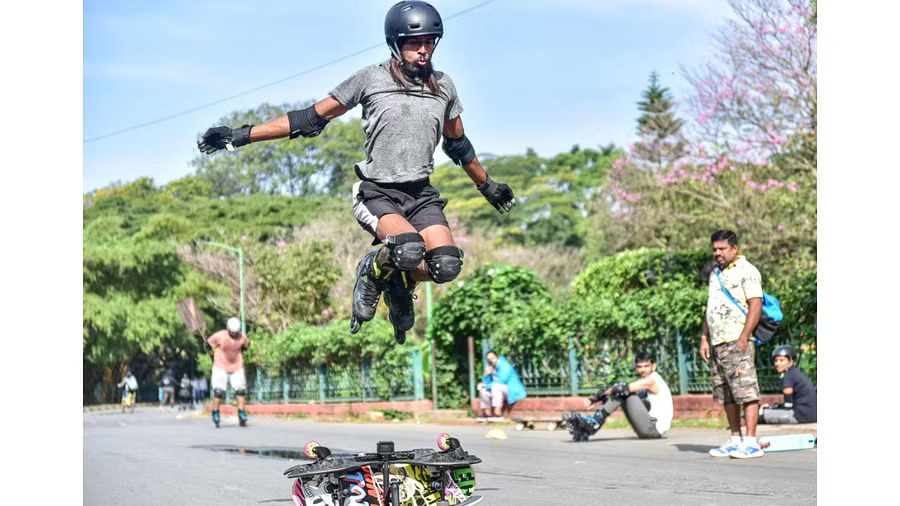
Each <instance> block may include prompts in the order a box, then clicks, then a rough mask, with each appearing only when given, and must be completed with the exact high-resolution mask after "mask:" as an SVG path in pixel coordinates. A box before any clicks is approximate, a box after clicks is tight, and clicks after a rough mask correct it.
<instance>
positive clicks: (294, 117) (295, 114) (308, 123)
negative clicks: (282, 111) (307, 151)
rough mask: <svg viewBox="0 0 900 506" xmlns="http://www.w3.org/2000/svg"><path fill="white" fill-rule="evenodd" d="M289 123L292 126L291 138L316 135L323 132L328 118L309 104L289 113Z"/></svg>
mask: <svg viewBox="0 0 900 506" xmlns="http://www.w3.org/2000/svg"><path fill="white" fill-rule="evenodd" d="M287 117H288V123H289V124H290V126H291V139H296V138H297V137H300V136H301V135H302V136H303V137H315V136H317V135H319V134H320V133H322V130H324V129H325V125H327V124H328V120H327V119H325V118H323V117H322V116H320V115H319V113H317V112H316V109H315V107H313V106H309V107H307V108H306V109H301V110H299V111H291V112H289V113H287Z"/></svg>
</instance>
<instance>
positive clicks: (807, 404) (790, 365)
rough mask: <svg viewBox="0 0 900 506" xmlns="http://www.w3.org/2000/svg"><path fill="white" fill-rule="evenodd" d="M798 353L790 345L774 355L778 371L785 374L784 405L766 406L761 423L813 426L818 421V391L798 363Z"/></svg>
mask: <svg viewBox="0 0 900 506" xmlns="http://www.w3.org/2000/svg"><path fill="white" fill-rule="evenodd" d="M796 360H797V354H796V353H795V352H794V348H793V347H792V346H790V345H787V344H786V345H784V346H779V347H777V348H775V351H773V352H772V361H773V362H774V364H775V370H776V371H778V372H779V373H780V374H781V392H782V393H783V394H784V402H782V403H777V404H764V405H763V406H762V407H760V409H759V423H812V422H815V421H816V389H815V387H813V384H812V381H810V380H809V376H807V375H806V374H804V373H803V371H801V370H800V369H798V368H797V367H794V362H796Z"/></svg>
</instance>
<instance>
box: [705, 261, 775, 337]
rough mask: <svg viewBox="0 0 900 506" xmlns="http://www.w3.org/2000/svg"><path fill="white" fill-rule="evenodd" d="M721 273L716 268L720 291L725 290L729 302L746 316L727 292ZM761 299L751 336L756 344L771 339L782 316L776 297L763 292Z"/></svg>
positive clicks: (720, 270)
mask: <svg viewBox="0 0 900 506" xmlns="http://www.w3.org/2000/svg"><path fill="white" fill-rule="evenodd" d="M721 273H722V269H716V279H718V280H719V286H721V287H722V291H723V292H725V295H726V296H727V297H728V299H729V300H731V302H734V305H735V306H737V307H738V309H740V310H741V312H742V313H744V316H747V312H746V311H744V308H742V307H741V305H740V304H738V302H737V301H736V300H734V297H732V296H731V294H730V293H728V289H727V288H725V285H723V284H722V276H721V275H720V274H721ZM762 299H763V300H762V303H763V304H762V312H761V313H760V315H759V323H757V324H756V328H755V329H753V337H754V338H755V339H756V344H757V345H760V344H766V343H767V342H769V340H771V339H772V336H774V335H775V333H776V332H778V325H779V324H780V323H781V320H782V319H783V318H784V313H783V312H782V311H781V304H779V303H778V299H776V298H775V296H774V295H772V294H768V293H766V292H763V296H762Z"/></svg>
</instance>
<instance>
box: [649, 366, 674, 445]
mask: <svg viewBox="0 0 900 506" xmlns="http://www.w3.org/2000/svg"><path fill="white" fill-rule="evenodd" d="M649 377H650V378H653V381H655V382H656V387H657V388H658V389H659V393H658V394H654V393H653V392H651V391H649V390H648V391H647V400H649V401H650V416H652V417H653V418H656V431H657V432H659V433H660V435H662V434H665V433H666V431H668V430H669V428H670V427H672V415H673V413H674V411H675V410H674V408H673V406H672V392H671V391H669V385H668V384H667V383H666V380H664V379H662V376H660V375H659V373H658V372H656V371H653V372H652V373H650V376H649Z"/></svg>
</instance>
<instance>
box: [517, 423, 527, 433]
mask: <svg viewBox="0 0 900 506" xmlns="http://www.w3.org/2000/svg"><path fill="white" fill-rule="evenodd" d="M516 430H518V431H523V430H525V424H524V423H521V422H519V423H517V424H516Z"/></svg>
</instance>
